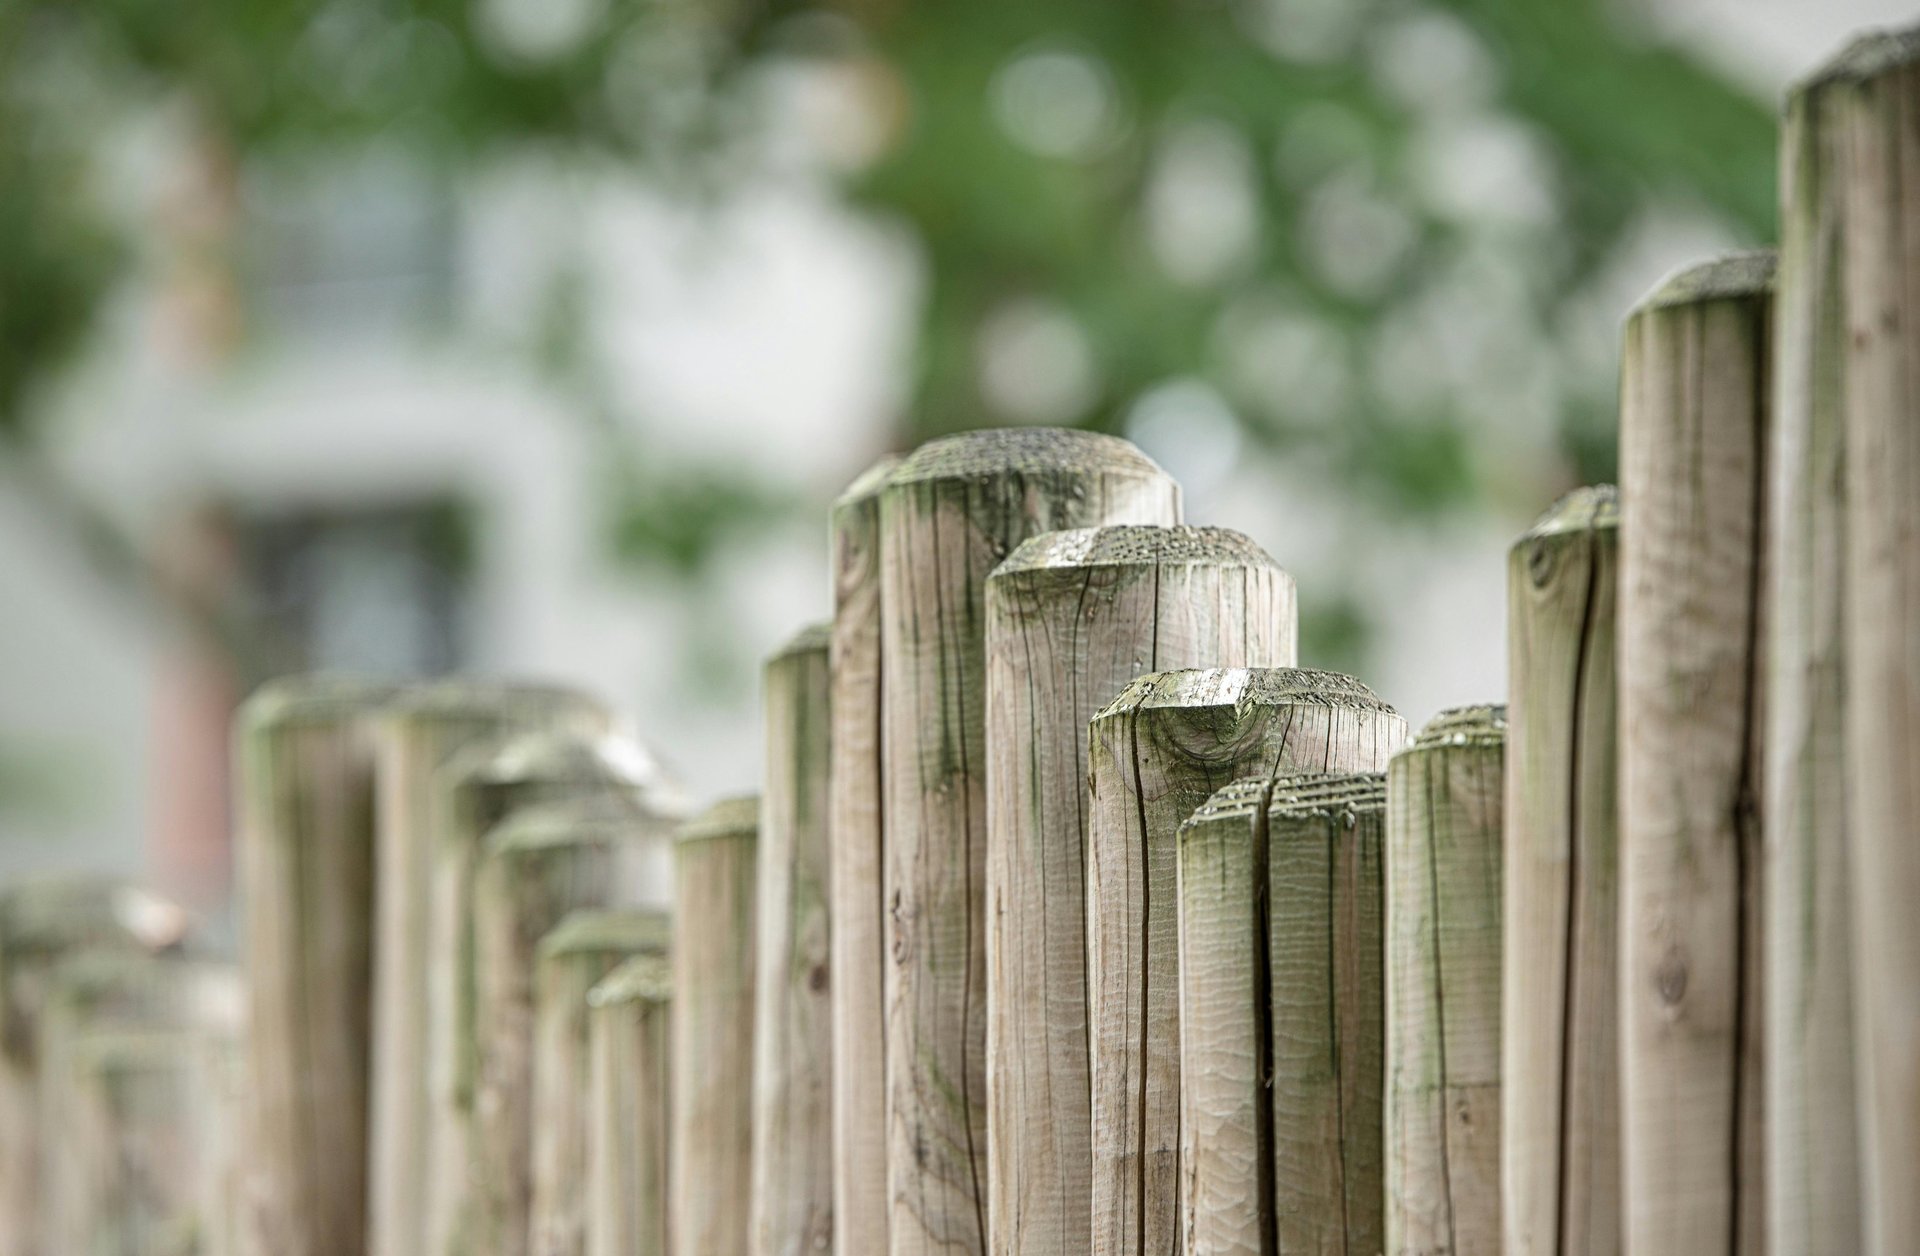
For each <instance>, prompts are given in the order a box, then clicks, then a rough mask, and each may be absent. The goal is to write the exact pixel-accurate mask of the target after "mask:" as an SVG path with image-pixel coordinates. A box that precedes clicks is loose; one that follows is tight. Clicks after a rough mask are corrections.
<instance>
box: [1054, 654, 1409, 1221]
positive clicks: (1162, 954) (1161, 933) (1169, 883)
mask: <svg viewBox="0 0 1920 1256" xmlns="http://www.w3.org/2000/svg"><path fill="white" fill-rule="evenodd" d="M1406 737H1407V725H1406V721H1405V720H1404V719H1402V718H1401V717H1400V715H1399V714H1398V713H1397V712H1395V711H1394V709H1393V708H1392V707H1390V706H1388V705H1387V704H1386V703H1384V702H1382V701H1380V699H1379V698H1377V697H1375V696H1374V694H1373V692H1372V691H1371V690H1369V689H1368V688H1367V687H1366V686H1365V685H1363V684H1361V683H1360V682H1359V681H1357V680H1354V679H1352V678H1351V677H1347V676H1341V675H1337V674H1335V673H1332V672H1319V671H1309V670H1296V669H1292V668H1271V669H1268V668H1255V669H1246V668H1206V669H1199V670H1191V671H1170V672H1165V673H1161V674H1159V675H1152V676H1143V677H1141V678H1140V679H1138V680H1136V681H1134V682H1133V683H1132V684H1130V685H1128V686H1127V688H1126V689H1124V690H1123V691H1122V692H1121V693H1120V696H1119V697H1118V698H1116V699H1115V700H1114V701H1113V702H1112V703H1111V704H1109V705H1108V707H1107V709H1106V710H1104V711H1102V712H1100V713H1099V714H1098V715H1096V716H1095V717H1094V719H1093V721H1092V723H1091V726H1090V728H1089V732H1088V739H1089V764H1090V774H1089V777H1090V787H1089V794H1090V797H1089V820H1088V827H1087V839H1088V841H1087V857H1088V864H1087V869H1088V871H1087V929H1088V935H1087V936H1088V945H1087V987H1088V991H1089V994H1090V996H1091V998H1092V1004H1091V1007H1090V1013H1091V1023H1090V1025H1089V1035H1088V1038H1089V1047H1090V1052H1091V1058H1090V1061H1089V1063H1090V1081H1091V1085H1092V1130H1093V1183H1092V1185H1093V1191H1092V1199H1093V1213H1092V1216H1093V1235H1092V1247H1091V1250H1092V1251H1094V1252H1095V1253H1099V1254H1100V1256H1138V1254H1139V1253H1143V1252H1144V1253H1152V1254H1154V1256H1171V1253H1173V1252H1174V1251H1176V1250H1177V1248H1178V1245H1179V1242H1180V1183H1181V1181H1182V1172H1181V1167H1180V1155H1181V1151H1180V1148H1181V1145H1182V1139H1181V1132H1180V1123H1181V1111H1182V1108H1181V1103H1182V1099H1181V1065H1180V992H1179V980H1180V966H1179V953H1178V938H1177V932H1176V917H1177V912H1176V910H1175V905H1176V904H1177V903H1178V901H1179V896H1178V893H1177V889H1176V875H1177V858H1176V855H1177V851H1178V843H1177V840H1176V839H1177V835H1178V833H1179V831H1180V826H1181V825H1182V824H1183V823H1184V822H1185V821H1186V820H1187V818H1188V817H1189V816H1191V815H1192V814H1193V811H1194V809H1195V808H1197V807H1198V806H1200V805H1201V804H1202V803H1204V802H1206V801H1207V799H1208V798H1209V797H1210V796H1211V795H1212V794H1213V792H1214V791H1215V790H1217V789H1219V788H1221V787H1222V786H1224V785H1226V784H1228V783H1229V782H1231V781H1234V780H1236V779H1238V778H1240V777H1244V776H1260V777H1262V778H1263V779H1271V778H1273V777H1275V776H1291V775H1295V774H1297V773H1301V772H1318V771H1328V772H1360V771H1379V770H1381V769H1383V768H1385V767H1386V766H1387V761H1388V758H1389V756H1391V755H1392V754H1393V752H1394V751H1396V750H1398V749H1399V748H1400V747H1401V746H1402V745H1403V744H1404V743H1405V742H1406ZM1228 979H1230V978H1229V975H1228V974H1224V973H1223V974H1222V980H1228Z"/></svg>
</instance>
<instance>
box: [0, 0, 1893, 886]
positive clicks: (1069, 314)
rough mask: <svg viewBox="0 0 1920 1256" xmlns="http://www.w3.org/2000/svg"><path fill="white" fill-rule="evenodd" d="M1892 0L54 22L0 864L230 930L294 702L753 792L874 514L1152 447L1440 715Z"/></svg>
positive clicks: (1333, 635)
mask: <svg viewBox="0 0 1920 1256" xmlns="http://www.w3.org/2000/svg"><path fill="white" fill-rule="evenodd" d="M1910 17H1911V5H1910V4H1906V3H1895V2H1893V0H1828V2H1827V3H1824V4H1821V5H1811V4H1807V3H1805V0H1132V2H1130V3H1114V2H1113V0H968V2H967V3H946V4H937V3H928V2H924V0H923V2H922V3H918V4H914V3H910V2H909V0H839V2H837V3H836V2H834V0H822V2H821V3H817V4H798V3H789V2H787V0H759V2H757V3H756V2H753V0H325V2H324V3H319V4H282V3H273V2H270V0H224V2H223V3H208V2H206V0H180V2H178V3H173V4H155V3H152V2H151V0H88V2H87V3H84V4H82V3H75V2H74V0H0V872H5V871H11V870H14V869H18V868H22V867H28V866H33V867H42V866H47V867H51V866H61V867H89V868H102V869H115V870H123V871H139V872H142V873H144V874H146V875H149V876H151V877H153V878H155V879H156V880H157V882H158V883H159V884H161V885H162V886H163V887H165V888H168V889H171V890H173V891H174V892H175V893H177V894H180V895H182V896H184V898H185V899H186V900H187V901H189V902H190V903H191V904H193V905H195V906H199V907H202V908H206V909H211V910H213V911H216V912H217V911H218V910H219V908H220V905H221V904H222V903H223V901H224V898H225V895H226V893H227V886H228V873H227V862H228V858H227V824H228V820H227V791H228V781H227V770H226V758H227V747H226V727H227V723H228V719H229V717H230V714H231V711H232V708H233V706H234V704H235V702H236V701H237V700H238V699H239V698H240V697H241V696H243V695H244V694H245V693H246V692H247V691H248V690H249V689H250V688H251V687H252V686H253V685H254V684H255V683H257V682H258V681H259V680H260V679H261V678H262V677H264V676H267V675H269V674H272V673H274V672H278V671H284V670H289V669H296V668H330V669H343V670H349V671H356V672H372V673H379V674H390V675H401V676H407V675H420V674H432V673H439V672H445V671H449V670H455V669H458V670H467V671H478V672H501V673H524V674H532V675H536V676H540V677H546V678H554V679H560V680H566V681H571V682H575V683H578V684H581V685H585V686H588V687H591V688H592V689H593V690H595V691H597V692H599V693H601V694H603V695H606V696H607V697H609V698H610V699H611V700H613V701H615V702H616V703H618V704H619V705H620V706H621V707H622V708H624V709H626V710H628V711H630V712H631V713H632V715H633V717H634V720H635V723H636V724H637V727H638V729H639V730H640V732H641V733H642V734H643V735H644V736H645V737H646V738H647V739H648V740H649V741H651V742H652V743H654V744H655V745H656V746H657V747H658V748H659V749H660V750H661V751H662V753H663V754H664V756H665V757H666V758H667V759H668V761H669V762H670V763H672V764H673V765H674V766H675V767H676V768H677V769H678V770H679V772H680V774H681V775H682V777H683V778H684V779H685V781H686V782H687V784H688V785H689V786H690V788H691V789H692V790H693V791H694V792H695V793H696V794H697V795H701V796H706V795H711V794H713V793H716V792H718V791H720V790H723V789H737V788H747V787H751V786H753V785H754V784H755V781H756V778H757V776H758V774H759V755H760V750H759V718H758V695H757V688H758V678H759V662H760V660H761V659H762V658H763V657H764V656H765V655H766V654H767V653H768V652H770V651H771V650H772V649H773V648H775V647H776V646H777V645H778V644H779V643H780V641H781V640H782V639H783V638H785V637H786V636H788V635H790V634H791V633H792V631H793V630H794V629H796V628H797V627H798V626H799V625H801V624H802V623H804V622H806V621H807V620H809V619H813V618H818V617H821V616H823V615H824V614H825V613H826V611H827V607H828V590H827V583H826V524H825V511H826V508H827V505H828V503H829V502H830V501H831V500H832V498H833V497H834V496H835V495H836V494H837V493H838V491H839V490H840V489H841V488H842V487H843V486H844V485H845V484H846V482H847V481H848V480H850V479H851V478H852V477H853V476H854V475H855V474H857V473H858V472H859V471H860V470H861V469H862V468H864V467H865V466H866V465H867V464H868V463H870V462H871V461H872V460H873V459H874V458H875V457H876V456H877V455H878V454H879V453H881V452H882V451H885V450H889V449H895V450H898V449H905V448H908V447H910V446H911V445H913V444H914V443H916V442H918V441H920V440H922V439H925V438H926V437H929V436H932V435H936V434H939V433H942V432H948V431H954V430H960V429H965V428H970V427H978V426H986V425H995V424H1018V423H1046V424H1061V425H1084V426H1089V427H1095V428H1099V429H1102V430H1106V431H1113V432H1118V433H1121V434H1123V435H1126V436H1128V437H1130V438H1131V439H1133V440H1134V441H1136V442H1137V443H1139V444H1140V445H1141V446H1143V447H1144V448H1145V449H1146V450H1147V451H1148V452H1149V453H1150V454H1151V455H1153V456H1154V457H1155V458H1157V459H1158V460H1160V462H1161V463H1162V464H1163V465H1165V466H1166V467H1167V469H1168V470H1169V471H1171V472H1172V473H1173V474H1175V475H1176V476H1178V477H1179V478H1180V479H1181V480H1182V481H1184V483H1185V485H1186V489H1187V504H1188V511H1189V516H1190V519H1191V521H1193V522H1198V523H1216V524H1223V525H1228V526H1232V527H1237V528H1240V529H1242V530H1244V531H1246V532H1248V533H1250V534H1251V535H1252V536H1253V537H1254V538H1255V539H1256V540H1257V541H1259V542H1260V543H1262V544H1263V545H1264V546H1265V547H1266V548H1267V549H1268V550H1269V551H1271V552H1272V553H1273V554H1274V555H1275V556H1276V557H1277V558H1278V559H1279V561H1280V562H1281V563H1282V564H1283V565H1284V566H1286V567H1288V568H1289V569H1290V570H1292V571H1293V573H1294V574H1295V576H1296V577H1297V579H1298V581H1299V585H1300V594H1301V603H1302V608H1303V621H1304V622H1303V628H1304V647H1303V661H1304V662H1307V663H1310V664H1313V665H1317V666H1325V667H1335V668H1340V669H1342V670H1349V671H1353V672H1355V673H1357V674H1358V675H1360V676H1362V677H1363V678H1365V679H1366V680H1368V681H1369V682H1370V683H1371V684H1372V685H1373V686H1374V687H1375V688H1376V689H1377V690H1378V691H1379V692H1380V693H1381V694H1382V695H1383V696H1385V697H1386V698H1388V699H1389V700H1390V701H1393V702H1394V703H1396V704H1397V705H1399V706H1400V708H1401V709H1402V710H1403V711H1404V712H1405V713H1406V714H1407V715H1408V717H1409V718H1410V719H1412V720H1413V721H1414V722H1415V723H1416V724H1417V723H1418V722H1420V721H1422V720H1424V719H1425V718H1426V717H1427V716H1428V715H1430V714H1432V713H1433V712H1434V711H1435V710H1437V709H1438V708H1439V707H1441V706H1444V705H1448V704H1452V703H1458V702H1464V701H1474V700H1484V699H1487V698H1490V697H1494V696H1497V695H1498V694H1500V693H1501V692H1502V690H1503V688H1504V680H1503V677H1504V660H1503V646H1504V643H1503V636H1504V609H1503V587H1504V551H1505V549H1506V547H1507V546H1508V545H1509V544H1510V542H1511V540H1512V538H1513V537H1514V536H1515V534H1516V533H1517V532H1518V531H1519V530H1520V529H1521V528H1523V527H1524V526H1525V525H1526V524H1527V522H1529V521H1530V520H1531V518H1532V517H1534V516H1535V515H1536V514H1537V513H1538V512H1539V511H1540V510H1541V509H1542V508H1543V507H1544V506H1545V505H1546V504H1547V503H1548V502H1549V501H1550V500H1551V499H1552V498H1554V497H1555V496H1556V495H1558V494H1559V493H1560V492H1562V491H1564V490H1565V489H1567V488H1569V487H1571V486H1573V485H1575V484H1577V483H1580V482H1583V481H1588V480H1594V479H1602V478H1609V477H1611V475H1612V473H1613V457H1614V455H1613V444H1614V442H1613V430H1614V417H1613V411H1614V379H1615V371H1616V361H1617V341H1618V334H1619V322H1620V319H1621V316H1622V315H1623V313H1624V312H1625V310H1626V309H1627V307H1628V306H1629V305H1630V304H1631V303H1632V302H1633V301H1634V300H1635V299H1636V298H1637V297H1638V296H1639V295H1641V294H1642V293H1643V292H1644V291H1645V290H1646V289H1648V288H1649V287H1650V286H1651V285H1652V284H1653V283H1654V282H1655V281H1656V280H1657V279H1658V278H1659V277H1660V276H1661V275H1662V274H1663V273H1664V272H1665V271H1667V270H1668V269H1670V268H1671V267H1673V266H1675V265H1677V264H1680V263H1682V262H1685V261H1688V260H1693V259H1696V258H1697V257H1699V256H1700V255H1702V254H1704V253H1707V252H1710V251H1713V250H1716V249H1719V248H1723V247H1727V246H1732V245H1739V244H1747V243H1757V242H1765V241H1767V240H1769V239H1771V236H1772V232H1773V219H1774V179H1773V168H1774V113H1775V101H1776V100H1777V98H1778V94H1779V92H1780V90H1781V88H1782V87H1783V86H1784V84H1785V83H1786V82H1788V81H1789V80H1790V79H1791V78H1792V77H1793V76H1794V75H1795V74H1796V73H1798V72H1800V71H1802V70H1804V69H1806V68H1808V67H1810V66H1811V65H1812V64H1813V63H1815V62H1816V61H1818V60H1819V59H1820V58H1821V57H1823V56H1824V55H1826V54H1827V53H1828V52H1829V51H1831V50H1832V49H1833V48H1834V47H1835V46H1837V45H1838V44H1839V43H1840V42H1842V41H1843V39H1844V38H1845V37H1846V36H1847V34H1848V33H1849V32H1850V31H1852V30H1853V29H1855V28H1858V27H1861V26H1867V25H1875V24H1884V23H1888V22H1894V21H1905V20H1910Z"/></svg>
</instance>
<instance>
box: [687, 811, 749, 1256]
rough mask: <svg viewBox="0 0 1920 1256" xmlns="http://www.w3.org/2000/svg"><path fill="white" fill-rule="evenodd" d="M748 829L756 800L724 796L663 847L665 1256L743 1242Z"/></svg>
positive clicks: (730, 1248)
mask: <svg viewBox="0 0 1920 1256" xmlns="http://www.w3.org/2000/svg"><path fill="white" fill-rule="evenodd" d="M759 832H760V800H759V799H758V798H753V797H748V798H729V799H725V800H723V801H721V802H717V803H715V804H714V805H713V806H711V807H709V808H708V809H707V810H706V811H705V812H703V813H702V814H701V815H699V816H698V817H696V818H695V819H694V820H693V821H692V822H691V823H689V824H687V825H686V826H685V827H683V828H682V829H681V830H680V834H679V838H678V841H677V845H676V849H675V855H676V860H675V864H676V867H675V882H676V893H675V896H674V914H673V990H674V997H673V1091H672V1099H671V1103H670V1107H669V1119H670V1120H671V1122H672V1127H671V1130H670V1131H669V1135H668V1137H669V1138H670V1139H671V1141H672V1144H673V1164H672V1166H671V1167H670V1169H669V1181H668V1188H667V1216H668V1218H669V1232H670V1240H671V1242H672V1244H673V1252H674V1256H710V1253H715V1252H745V1251H747V1250H748V1242H749V1239H748V1231H749V1230H750V1228H751V1227H749V1225H748V1224H747V1221H748V1209H747V1207H746V1205H745V1201H746V1200H747V1199H748V1198H749V1192H751V1190H752V1189H753V1005H754V993H753V979H754V961H755V954H754V935H755V929H754V905H755V898H756V895H755V885H754V876H755V872H756V853H755V847H756V846H757V845H758V844H759Z"/></svg>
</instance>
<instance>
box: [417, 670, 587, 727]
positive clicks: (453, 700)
mask: <svg viewBox="0 0 1920 1256" xmlns="http://www.w3.org/2000/svg"><path fill="white" fill-rule="evenodd" d="M385 710H386V712H387V714H389V715H392V716H395V717H398V718H402V719H427V720H433V719H502V718H505V719H512V718H514V717H516V716H520V715H546V714H551V713H564V712H567V711H569V710H577V711H579V712H581V713H582V714H604V713H605V709H604V708H603V707H602V706H601V704H600V703H599V702H598V701H596V700H595V699H593V698H592V697H590V696H588V695H587V694H585V693H582V692H581V691H580V690H578V689H573V688H570V687H568V686H566V685H556V684H547V683H544V682H539V681H520V680H483V679H476V678H473V677H455V678H449V679H446V680H433V681H428V682H427V683H425V684H420V685H409V686H404V687H402V688H400V689H398V690H396V691H395V693H394V695H393V697H392V699H391V700H390V701H389V702H388V703H387V704H386V707H385Z"/></svg>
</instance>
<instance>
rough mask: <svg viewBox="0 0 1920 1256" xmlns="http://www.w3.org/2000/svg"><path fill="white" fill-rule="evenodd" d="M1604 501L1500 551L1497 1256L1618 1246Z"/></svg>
mask: <svg viewBox="0 0 1920 1256" xmlns="http://www.w3.org/2000/svg"><path fill="white" fill-rule="evenodd" d="M1618 537H1619V506H1618V497H1617V495H1616V494H1615V492H1614V490H1613V488H1612V487H1611V486H1602V487H1599V488H1585V489H1580V490H1578V491H1576V492H1574V493H1572V494H1570V495H1569V496H1568V497H1567V498H1565V499H1564V500H1563V501H1561V502H1560V503H1559V504H1558V505H1556V506H1555V507H1554V508H1553V509H1552V510H1550V511H1549V512H1548V513H1547V514H1546V515H1545V516H1544V517H1543V518H1542V519H1541V520H1540V522H1538V523H1537V524H1535V525H1534V526H1533V528H1532V529H1530V530H1529V531H1528V532H1527V534H1526V535H1525V536H1523V537H1522V538H1521V539H1520V540H1519V542H1518V543H1517V544H1515V545H1514V547H1513V549H1512V550H1511V551H1509V553H1508V561H1507V598H1508V603H1507V633H1508V636H1507V665H1508V671H1509V677H1508V684H1509V686H1510V692H1509V696H1508V701H1507V781H1506V803H1505V810H1506V826H1507V840H1506V852H1505V866H1504V879H1505V887H1504V895H1503V898H1504V903H1503V913H1504V917H1505V938H1506V953H1505V958H1504V971H1503V974H1502V979H1501V1008H1502V1010H1501V1026H1502V1027H1501V1040H1502V1048H1501V1066H1500V1072H1501V1096H1502V1099H1501V1114H1500V1133H1501V1143H1502V1145H1501V1159H1500V1164H1501V1168H1500V1173H1501V1206H1502V1208H1503V1209H1504V1212H1505V1218H1506V1220H1505V1229H1506V1246H1505V1251H1506V1253H1507V1256H1538V1254H1541V1253H1559V1254H1561V1256H1582V1254H1584V1253H1592V1254H1593V1256H1617V1253H1618V1252H1619V1251H1620V1250H1621V1234H1620V1210H1621V1192H1620V1121H1619V1108H1620V1069H1619V1018H1618V1014H1617V1004H1618V994H1617V992H1618V988H1619V977H1618V962H1617V954H1618V949H1619V948H1618V931H1619V866H1618V844H1617V839H1618V821H1617V807H1616V803H1615V799H1616V794H1617V781H1618V774H1617V770H1616V767H1617V760H1618V753H1617V750H1618V746H1617V742H1618V722H1617V718H1616V702H1615V681H1614V668H1615V652H1614V618H1615V610H1614V608H1615V606H1616V605H1617V600H1616V596H1615V594H1616V585H1617V580H1618V576H1617V565H1618V564H1617V553H1618V548H1619V540H1618Z"/></svg>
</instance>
